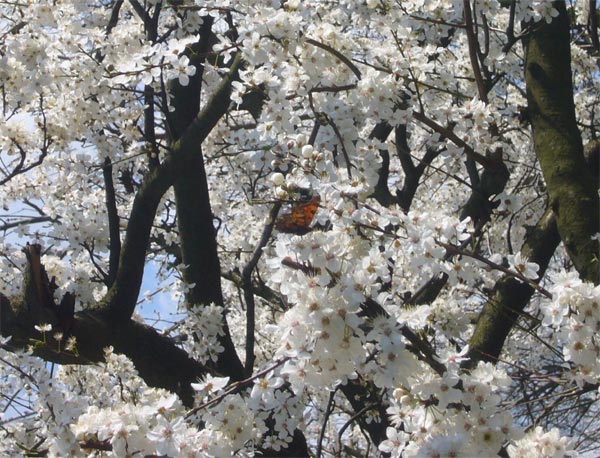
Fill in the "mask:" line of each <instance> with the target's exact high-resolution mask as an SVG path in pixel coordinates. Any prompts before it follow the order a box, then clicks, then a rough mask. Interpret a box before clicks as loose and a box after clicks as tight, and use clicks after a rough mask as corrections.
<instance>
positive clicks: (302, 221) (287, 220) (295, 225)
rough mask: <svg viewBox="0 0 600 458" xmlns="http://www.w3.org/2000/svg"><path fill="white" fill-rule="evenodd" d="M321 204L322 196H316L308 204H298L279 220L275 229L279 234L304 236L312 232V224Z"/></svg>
mask: <svg viewBox="0 0 600 458" xmlns="http://www.w3.org/2000/svg"><path fill="white" fill-rule="evenodd" d="M320 202H321V197H320V196H315V197H313V198H312V199H310V200H309V201H307V202H302V203H297V204H296V205H294V206H293V207H292V211H291V212H290V213H285V214H283V215H281V216H280V217H279V219H277V221H276V222H275V227H276V228H277V230H278V231H279V232H286V233H288V234H297V235H304V234H306V233H308V232H310V231H311V229H310V227H309V226H310V223H311V222H312V220H313V218H314V217H315V213H316V212H317V209H318V208H319V203H320Z"/></svg>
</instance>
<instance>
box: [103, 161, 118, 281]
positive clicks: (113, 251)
mask: <svg viewBox="0 0 600 458" xmlns="http://www.w3.org/2000/svg"><path fill="white" fill-rule="evenodd" d="M112 173H113V167H112V162H111V160H110V158H108V157H107V158H106V159H105V160H104V167H103V168H102V174H103V175H104V186H105V190H104V194H105V201H106V213H107V216H108V233H109V236H110V242H109V250H110V251H109V258H108V277H107V279H106V281H107V286H108V287H109V288H110V287H111V286H112V284H113V283H114V282H115V278H116V277H117V270H118V268H119V256H120V255H121V231H120V229H119V212H118V211H117V202H116V196H115V186H114V182H113V176H112Z"/></svg>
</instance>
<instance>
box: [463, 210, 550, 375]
mask: <svg viewBox="0 0 600 458" xmlns="http://www.w3.org/2000/svg"><path fill="white" fill-rule="evenodd" d="M559 242H560V238H559V235H558V231H557V228H556V215H555V214H554V213H553V212H552V210H548V211H546V213H545V214H544V215H543V216H542V217H541V218H540V220H539V221H538V223H537V225H536V226H535V227H531V228H529V229H528V232H527V236H526V239H525V242H524V244H523V246H522V247H521V253H522V254H523V255H524V256H525V257H526V258H528V260H529V261H530V262H535V263H536V264H537V265H538V266H539V271H538V274H539V276H540V278H542V277H543V275H544V272H545V271H546V268H547V267H548V263H549V262H550V259H551V258H552V255H553V254H554V251H555V250H556V247H557V246H558V244H559ZM534 292H535V289H534V288H533V287H532V286H531V285H529V284H527V283H525V282H521V281H519V280H517V279H515V278H514V276H513V275H504V276H503V277H502V278H501V279H500V280H498V282H496V285H495V286H494V288H493V290H492V293H491V294H490V297H489V299H488V301H487V302H486V303H485V304H484V306H483V309H482V310H481V313H480V314H479V318H478V320H477V325H476V326H475V330H474V331H473V336H472V337H471V340H470V342H469V354H468V356H469V358H470V361H469V362H467V365H468V366H470V367H474V366H475V365H476V364H477V362H478V361H492V362H496V361H497V359H498V357H499V356H500V352H501V351H502V348H503V346H504V342H505V341H506V338H507V337H508V334H509V333H510V331H511V329H512V328H513V326H514V325H515V323H516V322H517V320H518V318H519V316H520V314H521V312H522V311H523V309H524V308H525V306H526V305H527V304H528V303H529V299H531V296H532V295H533V293H534Z"/></svg>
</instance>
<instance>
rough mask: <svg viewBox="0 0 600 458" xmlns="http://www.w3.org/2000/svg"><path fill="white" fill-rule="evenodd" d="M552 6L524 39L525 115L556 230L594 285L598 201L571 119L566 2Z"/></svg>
mask: <svg viewBox="0 0 600 458" xmlns="http://www.w3.org/2000/svg"><path fill="white" fill-rule="evenodd" d="M552 6H553V7H554V8H555V9H557V10H558V12H559V15H558V17H557V18H555V19H554V20H553V21H552V22H551V23H550V24H546V23H545V22H544V21H541V24H540V26H539V27H537V28H536V29H535V30H534V31H533V32H532V33H531V34H530V35H528V36H527V37H526V38H525V39H524V41H525V50H526V66H525V80H526V84H527V102H528V105H529V106H528V113H529V117H530V120H531V126H532V130H533V143H534V147H535V152H536V155H537V157H538V160H539V162H540V166H541V168H542V172H543V174H544V179H545V181H546V185H547V186H548V193H549V195H550V205H551V208H552V209H553V210H554V212H555V213H556V217H557V226H558V232H559V233H560V236H561V239H562V241H563V243H564V245H565V248H566V249H567V252H568V253H569V256H570V258H571V260H572V261H573V264H574V265H575V268H576V269H577V271H578V272H579V274H580V275H581V277H582V278H583V279H585V280H587V281H591V282H594V283H595V284H598V283H599V282H600V278H599V272H600V270H599V265H598V264H599V262H600V249H599V244H598V241H597V240H593V239H592V237H593V236H594V234H596V233H597V232H598V228H599V227H600V209H599V207H600V205H599V201H598V194H597V192H596V189H595V186H594V179H593V177H592V174H591V173H590V170H589V169H588V167H587V166H586V163H585V160H584V156H583V146H582V142H581V135H580V133H579V129H578V128H577V123H576V118H575V105H574V101H573V85H572V81H571V50H570V33H569V16H568V13H567V10H566V6H565V2H562V1H555V2H553V3H552Z"/></svg>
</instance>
